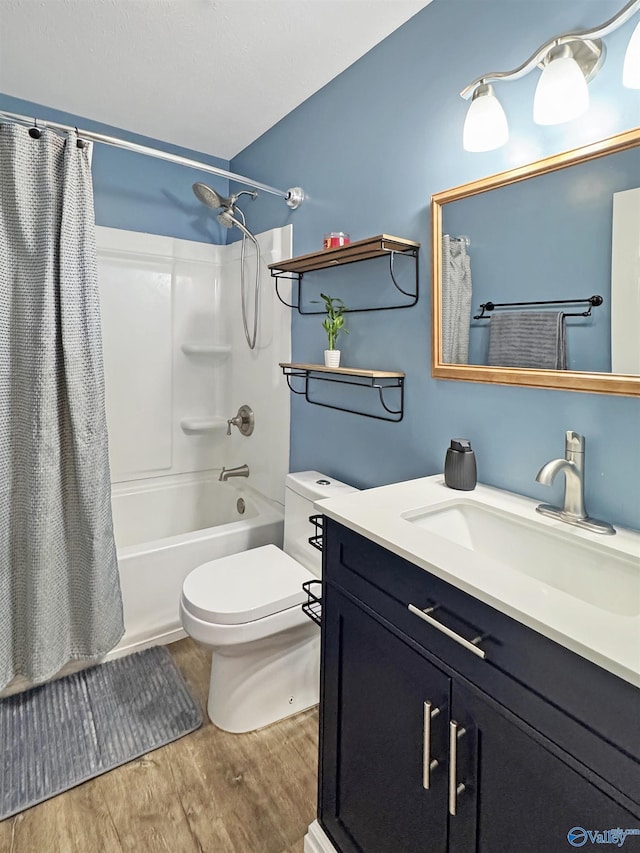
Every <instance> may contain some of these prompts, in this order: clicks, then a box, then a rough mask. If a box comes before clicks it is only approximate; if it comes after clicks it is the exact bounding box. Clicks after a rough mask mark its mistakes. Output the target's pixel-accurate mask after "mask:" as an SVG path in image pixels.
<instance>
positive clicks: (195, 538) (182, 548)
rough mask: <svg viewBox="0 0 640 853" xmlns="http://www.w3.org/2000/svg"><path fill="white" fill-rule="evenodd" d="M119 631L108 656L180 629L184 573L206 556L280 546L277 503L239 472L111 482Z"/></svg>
mask: <svg viewBox="0 0 640 853" xmlns="http://www.w3.org/2000/svg"><path fill="white" fill-rule="evenodd" d="M112 506H113V523H114V532H115V538H116V545H117V549H118V564H119V567H120V583H121V586H122V599H123V604H124V619H125V634H124V636H123V638H122V640H121V641H120V643H119V644H118V646H117V647H116V648H115V649H114V650H113V651H112V652H110V653H109V655H108V656H107V657H108V658H114V657H120V656H121V655H124V654H129V653H131V652H134V651H140V650H141V649H144V648H147V647H148V646H153V645H158V644H160V643H171V642H174V641H175V640H178V639H180V638H181V637H184V636H186V634H185V633H184V631H183V630H182V628H181V626H180V620H179V617H178V604H179V600H180V592H181V590H182V584H183V581H184V579H185V577H186V576H187V575H188V573H189V572H190V571H191V570H192V569H194V568H195V567H196V566H199V565H200V564H201V563H206V562H207V561H208V560H215V559H216V558H217V557H225V556H227V555H228V554H235V553H237V552H238V551H246V550H247V549H249V548H256V547H258V546H260V545H268V544H270V543H273V544H275V545H279V546H282V536H283V527H284V514H283V508H282V506H281V504H278V503H276V502H275V501H270V500H268V499H267V498H265V497H263V496H262V495H261V494H259V493H258V492H256V491H255V490H254V489H252V488H251V487H250V486H249V484H248V482H247V480H246V479H241V478H233V479H232V480H229V481H227V482H226V483H220V482H219V481H218V472H217V471H209V472H205V473H197V474H181V475H175V476H167V477H160V478H156V479H155V480H154V481H142V482H139V483H131V482H129V483H124V484H116V485H114V486H113V488H112Z"/></svg>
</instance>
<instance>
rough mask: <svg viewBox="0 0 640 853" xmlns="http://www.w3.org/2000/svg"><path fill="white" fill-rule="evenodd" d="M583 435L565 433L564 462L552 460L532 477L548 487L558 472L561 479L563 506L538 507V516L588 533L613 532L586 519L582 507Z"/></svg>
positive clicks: (590, 519) (603, 523)
mask: <svg viewBox="0 0 640 853" xmlns="http://www.w3.org/2000/svg"><path fill="white" fill-rule="evenodd" d="M584 444H585V441H584V436H583V435H580V434H579V433H577V432H574V431H573V430H568V431H567V433H566V437H565V446H564V459H552V460H551V462H547V464H546V465H543V466H542V468H541V469H540V470H539V471H538V473H537V474H536V480H537V481H538V482H539V483H542V484H543V485H545V486H550V485H551V484H552V483H553V481H554V480H555V478H556V475H557V474H558V473H559V472H560V471H562V472H563V473H564V477H565V491H564V506H563V507H562V508H560V507H559V506H550V505H549V504H540V505H539V506H537V507H536V510H537V511H538V512H539V513H541V514H542V515H547V516H549V517H550V518H556V519H558V520H560V521H566V522H567V524H575V525H576V526H577V527H583V528H585V530H591V531H592V533H605V534H612V533H615V532H616V531H615V529H614V528H613V527H612V526H611V525H610V524H609V523H608V522H607V521H599V520H598V519H597V518H590V517H589V516H588V515H587V511H586V509H585V506H584Z"/></svg>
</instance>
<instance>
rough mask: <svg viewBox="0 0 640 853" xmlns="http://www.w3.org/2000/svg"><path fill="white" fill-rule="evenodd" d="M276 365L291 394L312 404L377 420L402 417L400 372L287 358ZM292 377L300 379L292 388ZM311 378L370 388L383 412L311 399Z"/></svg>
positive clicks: (394, 421)
mask: <svg viewBox="0 0 640 853" xmlns="http://www.w3.org/2000/svg"><path fill="white" fill-rule="evenodd" d="M280 367H281V368H282V372H283V373H284V375H285V376H286V378H287V385H288V386H289V389H290V390H291V391H292V392H293V393H294V394H298V395H300V396H303V397H304V398H305V400H306V401H307V403H311V404H312V405H314V406H322V407H323V408H325V409H334V410H335V411H338V412H349V413H351V414H353V415H361V416H362V417H365V418H373V419H374V420H378V421H391V422H392V423H399V422H400V421H401V420H402V418H403V415H404V379H405V375H404V373H399V372H396V371H388V370H363V369H360V368H356V367H325V366H324V365H322V364H290V363H288V362H280ZM292 380H293V381H298V380H299V381H300V382H301V385H300V387H299V388H295V387H294V386H293V385H292ZM315 382H332V383H334V384H336V385H344V386H355V387H357V388H371V389H372V390H374V391H377V392H378V398H379V401H380V405H381V407H382V410H383V412H384V414H380V415H376V414H372V413H370V412H363V411H357V410H356V409H353V408H347V407H345V406H337V405H332V404H330V403H322V402H320V401H319V400H315V399H313V398H312V397H311V396H310V394H309V391H310V385H313V383H315ZM390 395H395V396H396V399H397V405H396V406H395V407H392V406H390V405H389V404H388V402H387V400H386V399H385V397H386V398H388V397H389V396H390ZM398 397H399V399H398Z"/></svg>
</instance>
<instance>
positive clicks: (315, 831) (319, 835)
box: [304, 820, 338, 853]
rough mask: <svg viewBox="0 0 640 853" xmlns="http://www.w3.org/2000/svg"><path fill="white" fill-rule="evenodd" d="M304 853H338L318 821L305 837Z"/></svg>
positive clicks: (315, 821) (312, 825)
mask: <svg viewBox="0 0 640 853" xmlns="http://www.w3.org/2000/svg"><path fill="white" fill-rule="evenodd" d="M304 853H338V852H337V850H336V848H335V847H334V846H333V844H332V843H331V842H330V841H329V839H328V838H327V836H326V835H325V833H324V830H323V829H322V827H321V826H320V824H319V823H318V821H317V820H314V822H313V823H312V824H311V826H310V827H309V830H308V832H307V834H306V835H305V837H304Z"/></svg>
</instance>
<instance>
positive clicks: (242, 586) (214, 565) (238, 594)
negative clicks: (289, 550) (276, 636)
mask: <svg viewBox="0 0 640 853" xmlns="http://www.w3.org/2000/svg"><path fill="white" fill-rule="evenodd" d="M314 579H315V576H314V575H312V574H311V572H310V571H308V570H307V569H306V568H304V566H301V565H300V563H298V562H296V561H295V560H294V559H293V558H292V557H290V556H289V555H288V554H285V553H284V551H282V550H280V548H277V547H276V546H275V545H263V546H262V547H261V548H253V549H251V550H249V551H243V552H240V553H238V554H231V555H230V556H228V557H222V558H220V559H218V560H212V561H210V562H208V563H203V564H202V565H201V566H198V567H197V568H196V569H194V570H193V571H192V572H191V573H190V574H189V575H188V576H187V578H186V580H185V582H184V585H183V588H182V600H181V609H183V611H186V612H187V613H189V614H190V616H191V617H193V618H194V619H195V620H196V621H198V622H200V623H206V624H209V625H218V626H221V627H222V626H229V627H231V626H240V625H244V624H247V623H251V622H255V621H257V620H259V619H264V618H267V617H270V616H274V615H275V614H278V613H281V612H283V611H286V610H289V609H291V608H296V609H298V605H300V604H302V603H303V602H304V601H305V600H306V594H305V592H304V590H303V589H302V584H303V582H304V581H308V580H314Z"/></svg>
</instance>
